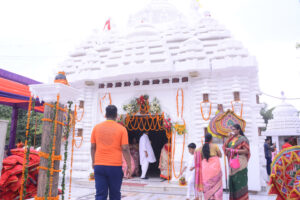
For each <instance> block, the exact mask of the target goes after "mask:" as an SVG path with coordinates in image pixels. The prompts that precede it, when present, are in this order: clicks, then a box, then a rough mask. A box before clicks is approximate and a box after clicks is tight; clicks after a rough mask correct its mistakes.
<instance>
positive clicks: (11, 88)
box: [0, 78, 30, 97]
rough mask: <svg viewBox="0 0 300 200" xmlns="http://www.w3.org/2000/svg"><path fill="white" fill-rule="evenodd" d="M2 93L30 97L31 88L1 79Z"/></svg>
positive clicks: (0, 87) (0, 88)
mask: <svg viewBox="0 0 300 200" xmlns="http://www.w3.org/2000/svg"><path fill="white" fill-rule="evenodd" d="M0 91H4V92H9V93H13V94H18V95H22V96H27V97H30V91H29V87H28V86H27V85H23V84H21V83H17V82H14V81H10V80H7V79H4V78H0Z"/></svg>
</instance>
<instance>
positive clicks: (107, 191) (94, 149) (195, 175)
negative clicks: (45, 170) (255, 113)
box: [91, 105, 250, 200]
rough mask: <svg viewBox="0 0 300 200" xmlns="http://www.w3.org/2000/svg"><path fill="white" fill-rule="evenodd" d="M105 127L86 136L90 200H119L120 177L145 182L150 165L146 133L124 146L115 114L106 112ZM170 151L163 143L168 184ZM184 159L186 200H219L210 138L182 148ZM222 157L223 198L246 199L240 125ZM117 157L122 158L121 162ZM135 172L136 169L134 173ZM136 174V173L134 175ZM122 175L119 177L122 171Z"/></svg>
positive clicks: (245, 144) (216, 154)
mask: <svg viewBox="0 0 300 200" xmlns="http://www.w3.org/2000/svg"><path fill="white" fill-rule="evenodd" d="M106 118H107V120H106V121H105V122H102V123H100V124H97V125H96V126H95V127H94V129H93V132H92V136H91V156H92V162H93V163H92V166H93V168H94V172H95V182H96V200H106V199H107V196H108V195H109V199H111V200H119V199H120V198H121V193H120V188H121V184H122V179H123V174H124V177H126V178H131V177H132V176H140V178H141V179H148V177H147V170H148V167H149V164H150V163H154V162H156V157H155V155H154V152H153V149H152V146H151V142H150V140H149V137H148V133H147V132H145V133H143V134H142V136H141V137H140V139H139V142H138V141H137V139H133V140H132V142H131V144H130V145H129V143H128V133H127V130H126V128H125V127H123V126H122V125H121V124H118V123H117V122H116V121H115V120H116V118H117V108H116V107H115V106H114V105H109V106H108V107H107V108H106ZM171 149H172V148H171V145H170V144H168V143H166V144H165V145H164V146H163V147H162V149H161V153H160V157H159V169H160V177H161V178H162V179H164V180H169V179H171V178H172V176H171V175H172V169H171V159H170V158H171ZM188 150H189V154H190V155H189V157H188V159H187V160H186V165H185V167H184V169H183V171H182V173H181V174H180V175H181V176H182V175H183V173H184V172H185V177H186V180H187V182H188V191H187V199H190V198H193V199H200V198H201V195H202V193H203V195H204V199H216V200H221V199H223V185H222V173H223V172H222V169H221V163H220V158H221V157H222V153H221V151H220V149H219V147H218V145H217V144H213V142H212V135H211V134H209V133H208V134H206V135H205V144H204V145H202V146H201V147H200V148H198V149H196V144H195V143H190V144H189V145H188ZM223 152H225V156H226V157H227V159H228V163H229V193H230V199H231V200H239V199H248V169H247V167H248V161H249V158H250V148H249V141H248V139H247V137H246V136H245V135H244V133H243V131H242V129H241V127H240V125H238V124H235V125H233V126H232V133H231V135H230V137H229V138H228V139H227V140H226V141H225V143H224V145H223ZM122 155H123V157H122ZM139 166H141V167H139ZM140 169H141V171H140ZM122 170H123V171H122Z"/></svg>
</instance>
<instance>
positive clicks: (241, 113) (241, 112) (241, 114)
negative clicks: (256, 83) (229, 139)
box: [231, 101, 244, 118]
mask: <svg viewBox="0 0 300 200" xmlns="http://www.w3.org/2000/svg"><path fill="white" fill-rule="evenodd" d="M234 103H240V104H241V111H240V117H241V118H242V117H243V107H244V103H243V102H241V101H231V107H232V111H233V112H234V105H233V104H234Z"/></svg>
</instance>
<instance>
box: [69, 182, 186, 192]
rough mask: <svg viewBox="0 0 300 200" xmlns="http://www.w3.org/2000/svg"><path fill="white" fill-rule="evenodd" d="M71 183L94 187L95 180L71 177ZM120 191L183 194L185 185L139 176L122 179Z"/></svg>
mask: <svg viewBox="0 0 300 200" xmlns="http://www.w3.org/2000/svg"><path fill="white" fill-rule="evenodd" d="M73 183H74V184H76V185H77V186H80V187H88V188H94V187H95V182H94V181H89V180H88V179H73ZM121 190H122V191H127V192H145V193H161V194H170V195H185V194H186V190H187V187H186V186H179V185H178V182H170V183H168V181H164V182H161V179H159V178H150V179H148V180H141V179H140V178H133V179H130V180H128V179H124V180H123V183H122V188H121Z"/></svg>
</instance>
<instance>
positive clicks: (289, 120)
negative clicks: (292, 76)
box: [264, 101, 300, 136]
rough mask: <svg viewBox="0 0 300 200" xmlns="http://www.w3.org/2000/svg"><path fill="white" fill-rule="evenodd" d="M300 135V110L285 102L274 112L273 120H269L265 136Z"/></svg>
mask: <svg viewBox="0 0 300 200" xmlns="http://www.w3.org/2000/svg"><path fill="white" fill-rule="evenodd" d="M299 133H300V119H299V116H298V110H297V109H296V108H295V107H294V106H293V105H291V104H289V103H286V102H285V101H283V102H282V103H281V104H279V105H278V106H277V107H276V108H275V109H274V111H273V119H271V120H269V123H268V125H267V131H266V132H265V134H264V135H278V136H281V135H282V136H284V135H297V134H299Z"/></svg>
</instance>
